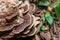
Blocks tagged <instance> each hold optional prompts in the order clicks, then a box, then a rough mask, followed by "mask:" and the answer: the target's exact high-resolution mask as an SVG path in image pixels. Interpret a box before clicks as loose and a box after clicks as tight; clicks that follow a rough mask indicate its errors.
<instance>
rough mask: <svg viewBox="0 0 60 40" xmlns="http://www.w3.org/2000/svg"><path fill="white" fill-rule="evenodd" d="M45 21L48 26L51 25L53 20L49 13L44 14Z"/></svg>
mask: <svg viewBox="0 0 60 40" xmlns="http://www.w3.org/2000/svg"><path fill="white" fill-rule="evenodd" d="M45 19H46V21H47V22H48V23H49V24H50V25H52V23H53V18H52V16H51V15H50V12H48V11H47V12H46V14H45Z"/></svg>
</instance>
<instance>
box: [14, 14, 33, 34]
mask: <svg viewBox="0 0 60 40" xmlns="http://www.w3.org/2000/svg"><path fill="white" fill-rule="evenodd" d="M23 19H24V22H23V23H22V24H20V25H19V26H18V27H17V28H16V29H15V30H13V33H15V34H19V33H20V32H22V31H23V30H24V29H25V28H26V27H27V26H29V25H30V24H31V21H32V20H31V15H30V14H26V15H25V16H24V17H23Z"/></svg>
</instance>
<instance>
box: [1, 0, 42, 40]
mask: <svg viewBox="0 0 60 40" xmlns="http://www.w3.org/2000/svg"><path fill="white" fill-rule="evenodd" d="M35 11H36V6H35V5H34V4H30V3H29V0H24V1H22V0H0V32H1V34H4V33H5V34H4V35H1V36H0V38H4V39H5V38H7V39H8V38H12V37H18V35H21V36H20V37H27V36H33V35H35V34H36V31H37V26H38V25H39V24H40V23H41V19H40V17H38V16H36V15H34V14H35ZM16 35H17V36H16Z"/></svg>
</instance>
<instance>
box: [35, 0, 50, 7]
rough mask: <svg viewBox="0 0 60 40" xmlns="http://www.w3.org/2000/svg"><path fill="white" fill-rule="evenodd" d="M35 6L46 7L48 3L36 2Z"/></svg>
mask: <svg viewBox="0 0 60 40" xmlns="http://www.w3.org/2000/svg"><path fill="white" fill-rule="evenodd" d="M35 4H36V5H37V6H48V5H49V2H48V1H44V2H41V1H37V2H35Z"/></svg>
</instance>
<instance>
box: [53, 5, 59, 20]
mask: <svg viewBox="0 0 60 40" xmlns="http://www.w3.org/2000/svg"><path fill="white" fill-rule="evenodd" d="M54 10H55V12H56V16H57V19H58V20H59V21H60V7H59V6H56V7H55V8H54Z"/></svg>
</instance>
